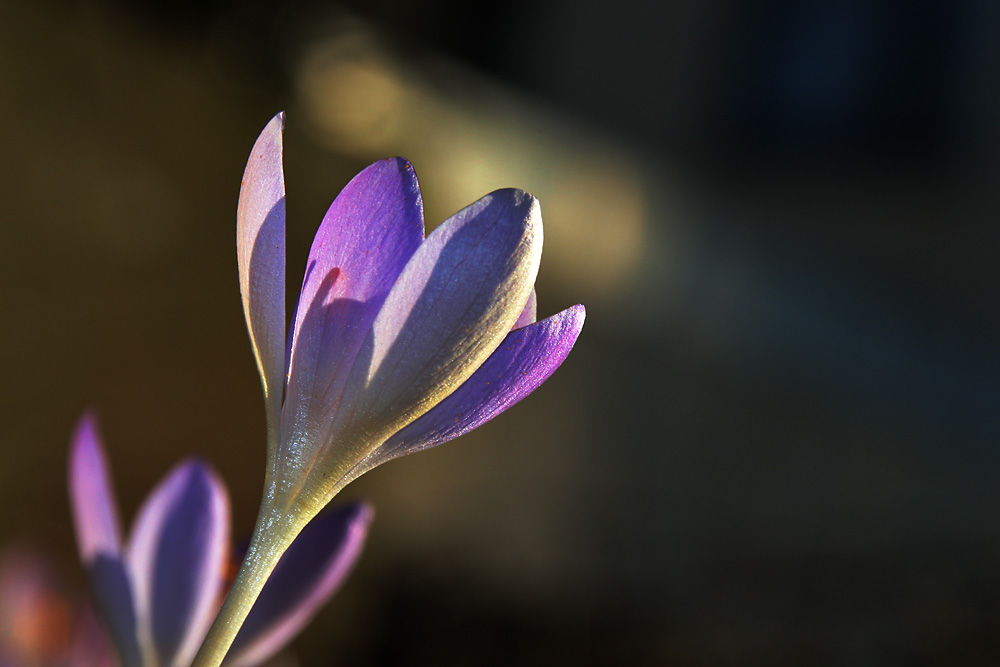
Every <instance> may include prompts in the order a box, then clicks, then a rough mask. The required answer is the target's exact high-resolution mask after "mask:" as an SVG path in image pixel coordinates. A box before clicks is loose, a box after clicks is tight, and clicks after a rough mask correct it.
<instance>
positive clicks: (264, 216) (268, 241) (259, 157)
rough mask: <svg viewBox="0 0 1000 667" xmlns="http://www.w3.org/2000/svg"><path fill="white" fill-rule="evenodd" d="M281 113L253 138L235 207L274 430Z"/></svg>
mask: <svg viewBox="0 0 1000 667" xmlns="http://www.w3.org/2000/svg"><path fill="white" fill-rule="evenodd" d="M284 126H285V115H284V113H279V114H278V115H277V116H275V117H274V118H272V119H271V122H269V123H268V124H267V127H265V128H264V131H263V132H261V134H260V136H259V137H258V138H257V142H256V143H255V144H254V146H253V152H251V153H250V159H249V160H247V166H246V171H244V172H243V184H242V187H241V188H240V201H239V205H238V207H237V211H236V254H237V259H238V262H239V267H240V293H241V294H242V295H243V314H244V316H245V317H246V320H247V328H248V329H249V331H250V341H251V343H252V344H253V349H254V355H256V357H257V368H258V370H259V371H260V377H261V382H262V383H263V385H264V395H265V397H266V399H267V410H268V424H269V427H271V428H274V426H273V425H275V424H277V417H278V412H279V411H280V408H281V393H282V389H283V388H284V378H285V177H284V171H283V169H282V164H281V154H282V140H281V134H282V131H283V130H284Z"/></svg>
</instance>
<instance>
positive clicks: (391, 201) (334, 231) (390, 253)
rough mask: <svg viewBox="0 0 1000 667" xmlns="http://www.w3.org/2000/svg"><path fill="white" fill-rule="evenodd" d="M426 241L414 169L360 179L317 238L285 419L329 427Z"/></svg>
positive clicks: (399, 167)
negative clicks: (395, 289) (389, 299)
mask: <svg viewBox="0 0 1000 667" xmlns="http://www.w3.org/2000/svg"><path fill="white" fill-rule="evenodd" d="M423 240H424V217H423V202H422V200H421V198H420V187H419V185H418V183H417V176H416V174H415V173H414V172H413V167H411V166H410V163H409V162H407V161H406V160H404V159H403V158H392V159H388V160H382V161H380V162H376V163H375V164H373V165H371V166H369V167H367V168H366V169H365V170H364V171H362V172H361V173H360V174H358V175H357V176H355V177H354V178H353V179H352V180H351V182H350V183H348V184H347V186H346V187H345V188H344V189H343V190H342V191H341V193H340V194H339V195H337V198H336V199H335V200H334V202H333V204H332V205H331V206H330V209H329V211H327V213H326V216H325V217H324V218H323V222H322V224H321V225H320V227H319V230H318V231H317V232H316V238H315V239H314V240H313V244H312V249H311V250H310V252H309V262H308V264H307V265H306V275H305V279H304V280H303V284H302V291H301V293H300V295H299V302H298V306H297V308H296V316H295V322H294V324H293V334H292V336H293V338H292V352H291V355H290V365H289V375H288V391H287V398H286V407H285V410H284V414H286V415H292V416H307V417H306V418H307V419H308V420H309V423H307V424H304V425H303V424H299V423H296V422H292V423H289V424H287V425H285V426H284V428H285V429H287V430H288V432H286V435H287V437H286V438H285V441H289V440H296V439H297V438H296V437H295V435H294V432H295V431H296V430H297V429H300V428H304V429H306V430H314V428H315V427H314V425H315V424H316V423H317V422H318V423H320V424H328V423H329V422H330V421H331V420H330V415H331V414H332V412H333V411H335V410H336V408H337V406H338V400H337V397H338V396H339V395H340V392H341V389H342V387H343V384H344V381H345V380H346V378H347V375H348V373H349V371H350V369H351V366H352V365H353V363H354V359H355V358H356V356H357V354H358V350H359V349H360V347H361V344H362V343H363V342H364V339H365V336H366V334H367V333H368V329H369V328H370V327H371V324H372V321H373V320H374V319H375V316H376V314H378V311H379V308H381V306H382V303H383V301H385V297H386V295H387V294H388V293H389V290H390V289H391V288H392V286H393V284H394V283H395V282H396V278H397V277H398V276H399V273H400V272H401V271H402V270H403V267H404V266H406V262H407V261H408V260H409V259H410V257H411V256H412V255H413V253H414V252H415V251H416V250H417V248H418V247H419V246H420V244H421V242H422V241H423Z"/></svg>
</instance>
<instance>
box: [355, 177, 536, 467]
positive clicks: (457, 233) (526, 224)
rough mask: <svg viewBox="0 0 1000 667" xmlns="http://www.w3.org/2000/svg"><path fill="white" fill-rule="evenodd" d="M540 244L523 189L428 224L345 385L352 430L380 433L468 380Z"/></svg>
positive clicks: (506, 320)
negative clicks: (362, 360)
mask: <svg viewBox="0 0 1000 667" xmlns="http://www.w3.org/2000/svg"><path fill="white" fill-rule="evenodd" d="M541 250H542V227H541V215H540V214H539V208H538V202H537V200H536V199H535V198H534V197H532V196H531V195H529V194H528V193H526V192H523V191H520V190H497V191H496V192H494V193H492V194H490V195H487V196H486V197H483V198H482V199H480V200H479V201H478V202H476V203H474V204H472V205H471V206H469V207H467V208H465V209H463V210H462V211H459V212H458V213H456V214H455V215H454V216H452V217H451V218H450V219H448V220H447V221H446V222H445V223H444V224H442V225H441V226H440V227H438V228H437V229H436V230H434V232H433V233H432V234H431V235H430V236H429V237H427V240H426V241H425V242H424V243H423V245H421V246H420V249H419V250H418V251H417V252H416V253H415V254H414V255H413V258H412V259H411V260H410V262H409V263H408V264H407V266H406V268H405V269H404V270H403V273H402V274H401V275H400V277H399V280H397V281H396V284H395V285H394V286H393V288H392V291H391V292H390V293H389V296H388V298H387V299H386V301H385V304H384V305H383V307H382V309H381V310H380V311H379V314H378V317H377V318H376V319H375V322H374V325H373V326H372V331H371V335H370V336H369V338H368V339H367V341H366V350H365V352H363V355H364V357H366V358H370V359H371V361H370V362H369V363H367V364H358V365H357V366H356V367H355V369H354V373H353V374H352V376H351V382H350V383H349V388H348V391H349V392H351V393H356V394H359V395H360V397H359V399H358V400H357V402H356V403H355V404H354V405H353V406H352V408H353V410H352V413H353V414H354V416H355V421H354V422H353V423H352V424H350V426H349V428H352V429H356V432H360V433H365V434H367V436H368V438H369V439H375V440H378V439H380V438H384V437H387V436H389V435H391V433H393V432H395V431H397V430H399V429H400V428H401V427H403V426H405V425H406V424H407V423H409V422H410V421H413V419H415V418H416V417H419V416H420V415H421V414H423V413H424V412H426V411H427V410H428V409H430V408H431V407H433V406H434V405H435V404H436V403H438V402H439V401H440V400H441V399H442V398H444V397H445V396H447V395H448V394H449V393H451V392H452V391H454V389H455V388H456V387H458V386H459V385H460V384H461V383H462V382H464V381H465V380H466V379H468V378H469V376H471V375H472V373H473V372H475V370H476V369H477V368H478V367H479V366H480V365H482V363H483V362H484V361H486V359H487V358H488V357H489V355H490V354H491V353H492V352H493V350H495V349H496V348H497V346H498V345H499V344H500V342H501V341H502V340H503V338H504V336H506V335H507V333H508V332H509V331H510V330H511V327H512V326H513V325H514V323H515V322H516V321H517V320H518V318H519V316H520V315H521V313H522V311H523V310H524V308H525V304H526V303H527V301H528V297H529V295H530V293H531V289H532V285H533V284H534V282H535V276H536V274H537V272H538V262H539V259H540V258H541ZM359 449H360V448H359ZM355 453H362V454H363V453H364V451H363V450H362V451H361V452H355Z"/></svg>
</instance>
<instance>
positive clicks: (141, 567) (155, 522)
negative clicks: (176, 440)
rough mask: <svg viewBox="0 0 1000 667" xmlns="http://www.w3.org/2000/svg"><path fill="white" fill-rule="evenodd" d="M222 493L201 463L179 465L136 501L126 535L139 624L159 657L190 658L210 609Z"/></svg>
mask: <svg viewBox="0 0 1000 667" xmlns="http://www.w3.org/2000/svg"><path fill="white" fill-rule="evenodd" d="M228 548H229V498H228V494H227V493H226V489H225V486H224V485H223V483H222V481H221V480H220V479H219V478H218V477H217V476H216V475H215V473H214V472H213V471H212V470H211V469H209V468H208V467H207V466H206V465H204V464H202V463H200V462H197V461H189V462H185V463H182V464H180V465H178V466H177V467H176V468H174V470H173V471H172V472H171V473H170V474H169V475H168V476H167V477H166V479H165V480H164V481H163V482H161V483H160V485H159V486H158V487H157V488H156V489H154V490H153V492H152V493H151V494H150V496H149V498H148V499H147V500H146V502H145V503H144V504H143V506H142V508H141V509H140V511H139V514H138V516H137V518H136V521H135V526H134V528H133V530H132V537H131V541H130V542H129V555H128V559H129V565H130V566H131V570H132V572H133V578H134V581H135V590H136V603H137V604H136V606H137V608H138V611H139V624H140V632H141V635H140V636H143V637H147V638H148V640H147V641H149V642H151V645H152V647H153V650H154V651H155V653H156V654H157V655H158V656H159V664H160V665H163V666H164V667H169V666H170V665H176V666H178V667H180V666H185V667H186V665H188V664H190V662H191V660H192V659H193V657H194V654H195V652H196V651H197V649H198V646H199V644H200V643H201V640H202V638H203V637H204V635H205V633H206V632H207V631H208V626H209V624H210V623H211V621H212V618H213V616H214V615H215V612H216V610H217V607H216V604H217V600H218V596H219V593H220V587H221V584H222V580H223V570H224V567H225V563H226V555H227V552H228Z"/></svg>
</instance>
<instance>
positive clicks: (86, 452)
mask: <svg viewBox="0 0 1000 667" xmlns="http://www.w3.org/2000/svg"><path fill="white" fill-rule="evenodd" d="M69 497H70V506H71V509H72V512H73V523H74V526H75V528H76V541H77V545H78V547H79V551H80V559H81V561H82V562H83V566H84V568H85V569H86V570H87V575H88V578H89V579H90V586H91V590H92V591H93V595H94V601H95V603H96V605H97V607H98V609H99V610H100V612H101V616H102V617H103V619H104V622H105V623H106V624H107V626H108V631H109V632H110V634H111V636H112V637H114V640H115V645H116V646H117V647H118V651H119V654H120V656H121V659H122V662H123V663H124V664H138V662H137V661H138V660H139V656H140V653H141V652H140V650H139V638H138V632H137V621H136V611H135V601H134V597H133V594H132V584H131V581H130V577H129V574H128V572H127V571H126V569H125V566H124V564H123V562H122V557H121V529H120V528H119V520H118V506H117V504H116V503H115V499H114V491H113V489H112V488H111V474H110V472H109V469H108V462H107V458H106V457H105V454H104V447H103V445H102V444H101V437H100V434H99V433H98V430H97V420H96V419H95V418H94V416H93V415H92V414H89V413H88V414H85V415H84V416H83V418H82V419H81V420H80V422H79V424H78V425H77V427H76V432H75V433H74V435H73V441H72V444H71V445H70V454H69Z"/></svg>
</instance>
